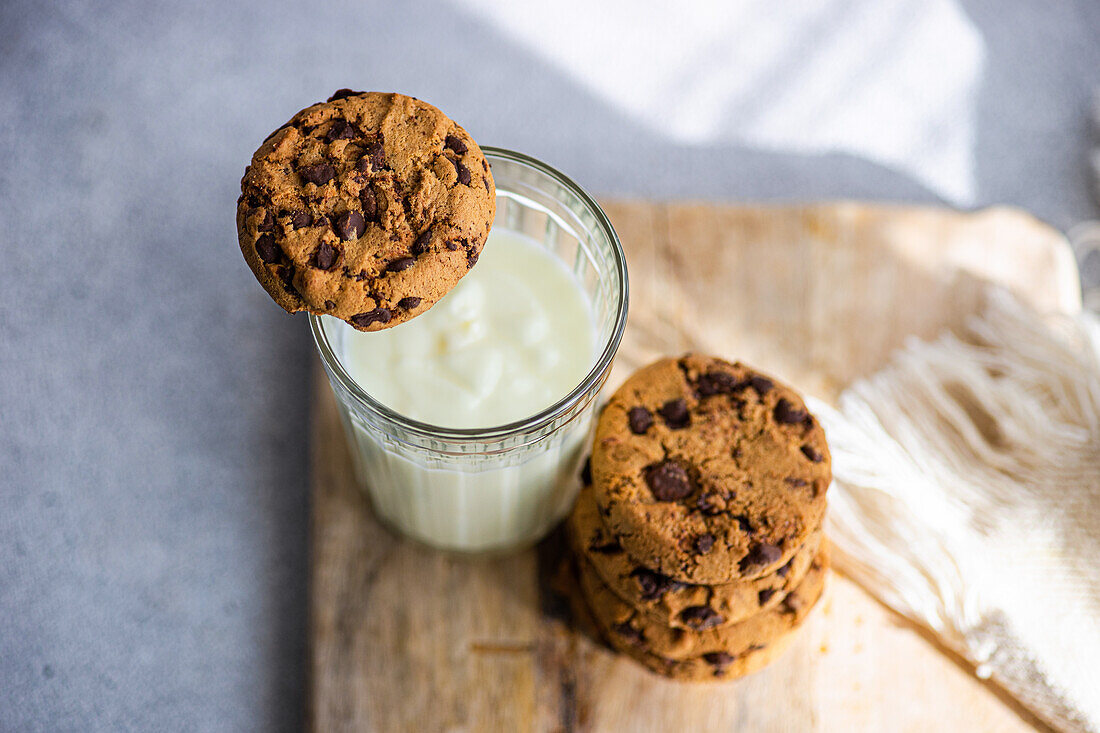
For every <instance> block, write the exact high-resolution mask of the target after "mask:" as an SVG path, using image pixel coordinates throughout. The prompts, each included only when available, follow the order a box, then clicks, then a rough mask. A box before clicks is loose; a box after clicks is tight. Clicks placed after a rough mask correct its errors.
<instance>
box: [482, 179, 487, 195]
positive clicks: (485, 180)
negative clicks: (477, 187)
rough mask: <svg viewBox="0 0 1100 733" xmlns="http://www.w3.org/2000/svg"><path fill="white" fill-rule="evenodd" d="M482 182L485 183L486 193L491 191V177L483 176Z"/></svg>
mask: <svg viewBox="0 0 1100 733" xmlns="http://www.w3.org/2000/svg"><path fill="white" fill-rule="evenodd" d="M481 182H482V183H483V184H485V193H489V179H488V178H482V179H481Z"/></svg>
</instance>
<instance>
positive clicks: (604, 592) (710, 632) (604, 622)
mask: <svg viewBox="0 0 1100 733" xmlns="http://www.w3.org/2000/svg"><path fill="white" fill-rule="evenodd" d="M826 545H827V543H826ZM828 565H829V554H828V548H827V546H825V547H823V548H822V549H821V550H819V551H818V554H817V556H816V557H815V558H814V560H813V562H812V563H811V565H810V570H809V572H807V573H806V577H804V578H803V579H802V582H801V583H799V584H798V585H797V586H796V587H795V588H794V589H792V590H791V592H790V593H788V594H787V596H786V597H785V598H784V599H783V602H782V603H780V604H779V605H778V606H776V607H775V608H772V609H770V610H767V611H762V612H760V613H757V614H755V615H753V616H750V617H748V618H747V619H745V620H743V621H741V622H740V623H736V624H732V625H730V626H722V627H719V628H715V629H706V630H703V631H691V630H685V629H678V628H670V627H667V626H663V625H661V624H655V623H652V622H651V621H650V620H648V619H647V618H645V617H644V616H643V615H642V614H641V613H639V612H638V610H637V609H635V608H633V607H632V606H630V605H629V604H627V603H625V602H624V601H623V600H622V599H621V598H619V597H618V596H617V595H615V594H614V593H613V592H612V591H611V589H610V588H608V587H607V585H605V584H604V583H603V581H602V580H600V578H599V576H598V575H597V574H596V571H595V570H594V569H593V568H592V565H591V564H590V563H589V562H588V561H587V560H586V559H585V558H583V557H578V558H577V570H578V576H579V578H578V579H579V584H580V589H581V592H582V593H583V594H584V598H585V601H586V602H587V604H588V607H589V609H590V610H591V612H592V616H593V619H594V620H595V622H596V625H597V627H598V628H599V629H600V631H601V633H602V634H603V635H604V636H605V637H606V638H607V640H608V642H609V643H610V644H611V646H613V647H614V648H615V649H617V650H619V651H621V652H623V653H624V654H629V655H631V656H633V657H635V658H643V657H644V656H645V655H649V656H653V657H658V658H660V659H669V660H673V661H686V660H697V659H708V658H709V659H711V660H714V664H713V666H714V667H716V668H718V667H724V666H728V665H729V664H730V663H732V662H733V661H735V660H736V659H738V658H739V657H742V656H743V655H745V654H748V653H751V652H755V651H759V650H760V649H762V648H766V647H769V646H772V645H773V644H775V643H776V642H777V641H778V640H779V639H781V638H782V637H785V636H786V635H788V634H789V633H790V632H792V631H793V630H794V629H795V628H797V627H798V626H799V625H800V624H801V623H802V621H803V620H804V619H805V618H806V616H807V615H808V614H809V612H810V610H811V609H812V608H813V606H814V604H816V603H817V601H818V599H819V598H820V597H821V594H822V591H823V590H824V588H825V576H826V572H827V569H828ZM643 661H645V660H644V658H643ZM718 671H719V670H718V669H715V672H716V673H717V672H718Z"/></svg>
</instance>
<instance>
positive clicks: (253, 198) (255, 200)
mask: <svg viewBox="0 0 1100 733" xmlns="http://www.w3.org/2000/svg"><path fill="white" fill-rule="evenodd" d="M245 200H246V201H247V202H248V205H249V206H251V207H252V208H253V209H256V208H259V206H260V204H262V203H263V199H261V198H260V197H259V196H257V195H256V194H255V193H250V194H248V196H246V197H245Z"/></svg>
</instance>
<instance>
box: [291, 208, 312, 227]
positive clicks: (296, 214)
mask: <svg viewBox="0 0 1100 733" xmlns="http://www.w3.org/2000/svg"><path fill="white" fill-rule="evenodd" d="M312 223H313V215H312V214H310V213H309V212H308V211H292V212H291V213H290V225H291V226H292V227H294V228H295V229H301V228H302V227H308V226H309V225H310V224H312Z"/></svg>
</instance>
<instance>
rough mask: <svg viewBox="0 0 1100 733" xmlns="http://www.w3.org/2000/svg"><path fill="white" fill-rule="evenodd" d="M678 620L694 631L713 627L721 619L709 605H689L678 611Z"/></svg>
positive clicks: (721, 620)
mask: <svg viewBox="0 0 1100 733" xmlns="http://www.w3.org/2000/svg"><path fill="white" fill-rule="evenodd" d="M680 620H681V621H683V622H684V624H685V625H686V626H688V627H689V628H692V629H695V630H696V631H705V630H706V629H713V628H714V627H715V626H718V625H719V624H721V623H722V622H723V621H725V619H724V618H722V615H721V614H720V613H718V612H717V611H715V610H714V609H713V608H711V607H710V606H691V607H689V608H685V609H684V610H683V611H680Z"/></svg>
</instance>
